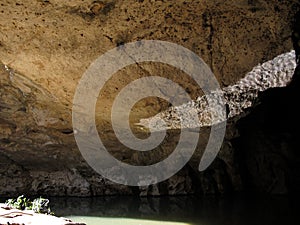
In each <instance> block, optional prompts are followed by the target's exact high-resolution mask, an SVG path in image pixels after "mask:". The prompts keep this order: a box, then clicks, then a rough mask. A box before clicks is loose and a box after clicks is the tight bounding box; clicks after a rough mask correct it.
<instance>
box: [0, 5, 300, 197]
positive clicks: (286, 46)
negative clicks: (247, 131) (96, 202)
mask: <svg viewBox="0 0 300 225" xmlns="http://www.w3.org/2000/svg"><path fill="white" fill-rule="evenodd" d="M298 9H299V3H298V1H294V0H289V1H285V2H284V3H283V2H282V1H277V0H271V1H269V0H268V1H267V0H266V1H264V0H257V1H246V0H230V1H225V2H224V1H219V0H207V1H192V0H190V1H183V0H182V1H146V0H145V1H134V0H129V1H121V0H114V1H80V0H72V1H59V0H49V1H44V0H34V1H32V0H30V1H29V0H24V1H17V0H4V1H1V4H0V15H1V20H0V29H1V30H0V31H1V32H0V61H1V62H2V63H1V66H0V67H1V68H0V183H1V186H0V194H1V195H9V196H11V195H18V194H20V193H31V194H33V193H34V194H45V195H75V196H89V195H110V194H141V195H147V194H153V195H159V194H186V193H194V192H195V191H199V192H203V193H219V192H227V191H232V190H242V189H245V185H246V186H247V183H245V182H243V180H242V179H241V174H240V171H239V170H238V166H239V164H237V159H236V154H237V151H236V150H235V149H234V148H233V147H232V142H231V140H232V139H233V138H234V137H236V136H237V130H236V127H235V125H234V124H235V121H234V120H233V121H230V122H229V124H228V128H227V134H226V140H225V142H224V144H223V147H222V151H221V152H220V154H219V157H218V158H217V159H216V160H215V162H214V163H213V164H212V166H211V167H210V168H209V169H208V170H207V171H205V172H203V173H199V172H198V171H197V169H196V168H197V166H196V165H197V164H198V163H199V155H201V154H196V157H194V158H193V159H192V160H191V162H190V164H189V165H187V166H186V167H185V168H183V169H182V170H181V171H180V172H179V173H178V174H176V175H175V176H173V177H172V178H171V179H169V180H168V181H165V182H163V183H160V184H158V185H156V186H153V187H152V186H151V187H149V188H134V187H133V188H131V187H126V186H121V185H116V184H113V183H112V182H110V181H108V180H106V179H104V178H102V177H101V176H100V175H98V174H97V173H95V172H94V171H93V170H92V169H91V168H90V167H89V166H88V165H87V164H86V163H85V161H84V160H83V158H82V157H81V155H80V152H79V151H78V149H77V146H76V143H75V140H74V137H73V129H72V124H71V113H72V112H71V109H72V99H73V96H74V92H75V88H76V86H77V83H78V82H79V79H80V78H81V76H82V74H83V73H84V71H85V70H86V69H87V68H88V66H89V65H90V64H91V63H92V62H93V61H94V60H95V59H96V58H97V57H98V56H100V55H101V54H103V53H105V52H106V51H107V50H109V49H112V48H114V47H117V46H120V45H122V44H124V43H127V42H131V41H136V40H142V39H159V40H164V41H170V42H174V43H177V44H179V45H183V46H184V47H186V48H188V49H190V50H192V51H194V52H195V53H196V54H198V55H200V56H201V57H202V58H203V60H204V61H205V62H206V63H207V64H208V65H209V66H210V67H211V69H212V70H213V72H214V74H215V76H216V77H217V79H218V81H219V83H220V84H221V86H222V87H224V86H228V85H231V84H233V83H235V82H236V81H238V80H239V79H241V78H243V77H244V76H245V74H246V73H247V72H249V71H250V70H251V69H252V68H253V67H254V66H256V65H257V64H259V63H262V62H265V61H267V60H269V59H272V58H274V57H275V56H276V55H279V54H281V53H284V52H288V51H290V50H291V49H292V43H291V41H290V36H291V32H292V31H291V24H292V20H293V18H294V15H295V13H296V11H297V10H298ZM148 75H157V76H163V77H166V78H170V79H172V80H173V81H174V82H177V83H178V84H180V85H182V86H183V87H184V88H185V90H186V91H187V92H188V93H190V95H191V96H192V98H193V99H196V97H198V96H199V95H201V92H200V88H199V87H198V86H197V85H195V82H193V81H192V80H191V79H190V78H189V77H188V76H187V75H185V74H183V73H182V72H181V71H178V70H177V69H175V68H171V67H170V66H167V65H162V64H153V63H143V64H136V65H132V66H129V67H127V68H124V69H122V70H121V71H119V72H118V73H116V74H115V75H114V76H112V78H111V79H110V80H109V81H108V82H107V84H106V86H105V89H104V90H102V91H101V93H100V95H99V100H98V103H97V108H96V111H97V116H96V121H97V128H98V131H99V133H100V134H101V135H100V136H101V138H102V139H103V141H104V142H105V143H106V145H107V146H109V147H110V151H111V153H112V154H113V155H114V156H115V157H116V158H119V159H121V160H123V161H125V162H130V163H135V164H141V165H143V164H145V163H149V162H155V161H158V160H159V159H161V158H164V157H166V155H167V154H168V153H170V152H171V151H172V149H174V146H175V145H176V139H178V135H177V134H178V132H177V131H176V130H175V131H169V139H168V140H167V141H166V142H167V143H166V144H165V145H164V146H163V147H160V148H158V149H157V150H155V152H154V154H147V153H139V154H137V153H136V152H132V151H129V153H128V152H126V151H125V150H126V149H125V148H123V147H120V143H119V142H118V141H117V140H116V138H115V137H114V134H113V131H112V128H111V125H110V108H111V106H112V103H113V100H114V98H115V96H116V95H117V94H118V92H119V91H120V90H121V89H122V88H123V87H125V86H126V85H127V84H128V83H130V82H131V81H133V80H135V79H137V78H140V77H144V76H148ZM103 106H104V107H103ZM168 106H169V105H168V103H167V102H165V101H162V100H161V99H159V98H147V99H145V100H143V101H141V102H139V103H138V104H137V105H136V106H135V107H134V109H133V112H132V114H131V122H132V124H134V123H135V122H138V121H139V119H141V118H147V117H149V116H152V115H154V114H156V113H158V112H160V111H162V110H164V109H166V108H167V107H168ZM133 130H134V131H135V132H137V135H141V136H145V135H146V136H147V133H144V131H143V130H138V129H135V128H133ZM208 130H209V128H207V130H204V132H203V133H201V141H200V143H199V146H198V149H197V152H198V153H201V152H202V151H203V146H205V144H206V139H207V134H208ZM253 182H255V179H253ZM255 183H256V182H255ZM258 190H263V191H265V189H260V188H258Z"/></svg>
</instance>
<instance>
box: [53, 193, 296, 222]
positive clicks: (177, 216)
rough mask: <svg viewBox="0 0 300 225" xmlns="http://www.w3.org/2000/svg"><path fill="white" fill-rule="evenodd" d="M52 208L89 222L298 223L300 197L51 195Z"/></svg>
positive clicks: (57, 213) (67, 215) (65, 215)
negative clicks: (58, 196) (62, 196)
mask: <svg viewBox="0 0 300 225" xmlns="http://www.w3.org/2000/svg"><path fill="white" fill-rule="evenodd" d="M50 201H51V206H52V210H53V211H54V212H55V213H56V215H57V216H64V217H67V218H70V219H72V220H73V221H77V222H85V223H86V224H88V225H99V224H101V225H110V224H114V225H119V224H120V225H121V224H122V225H123V224H125V225H126V224H128V225H159V224H160V225H269V224H270V225H292V224H299V219H298V217H297V216H298V211H299V210H298V208H299V207H298V202H299V198H292V197H284V196H228V197H195V196H180V197H151V198H137V197H99V198H51V199H50Z"/></svg>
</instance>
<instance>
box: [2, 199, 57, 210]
mask: <svg viewBox="0 0 300 225" xmlns="http://www.w3.org/2000/svg"><path fill="white" fill-rule="evenodd" d="M5 204H6V205H7V206H9V207H11V208H14V209H19V210H33V211H34V212H36V213H45V214H53V212H51V210H50V207H49V200H48V199H46V198H42V197H39V198H36V199H34V200H33V201H31V200H30V199H29V198H26V197H24V195H21V196H19V197H18V198H17V199H8V200H7V201H6V202H5Z"/></svg>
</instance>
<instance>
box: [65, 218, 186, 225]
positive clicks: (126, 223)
mask: <svg viewBox="0 0 300 225" xmlns="http://www.w3.org/2000/svg"><path fill="white" fill-rule="evenodd" d="M69 218H70V219H71V220H72V221H76V222H84V223H86V224H88V225H96V224H97V225H98V224H104V225H189V224H188V223H177V222H166V221H155V220H141V219H127V218H97V217H88V216H85V217H82V216H70V217H69Z"/></svg>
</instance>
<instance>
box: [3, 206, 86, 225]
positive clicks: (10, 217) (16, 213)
mask: <svg viewBox="0 0 300 225" xmlns="http://www.w3.org/2000/svg"><path fill="white" fill-rule="evenodd" d="M0 224H1V225H10V224H11V225H27V224H28V225H29V224H31V225H39V224H45V225H46V224H49V225H85V224H84V223H76V222H72V221H71V220H69V219H67V218H62V217H55V216H51V215H46V214H39V213H35V212H33V211H32V210H23V211H22V210H16V209H11V208H9V207H7V206H6V205H5V204H0Z"/></svg>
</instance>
